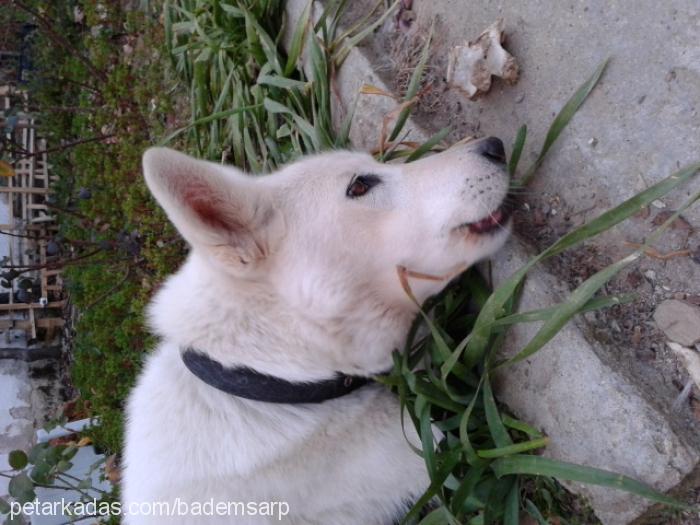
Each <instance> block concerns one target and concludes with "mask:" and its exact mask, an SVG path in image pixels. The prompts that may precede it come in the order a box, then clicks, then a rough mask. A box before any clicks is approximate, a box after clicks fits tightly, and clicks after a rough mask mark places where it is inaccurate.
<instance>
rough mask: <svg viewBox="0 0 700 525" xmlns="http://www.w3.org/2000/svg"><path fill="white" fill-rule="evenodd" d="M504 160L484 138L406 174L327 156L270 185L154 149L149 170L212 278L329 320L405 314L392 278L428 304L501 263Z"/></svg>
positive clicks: (361, 159) (365, 160)
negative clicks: (483, 263) (463, 275)
mask: <svg viewBox="0 0 700 525" xmlns="http://www.w3.org/2000/svg"><path fill="white" fill-rule="evenodd" d="M504 160H505V159H504V151H503V145H502V143H501V141H500V140H498V139H495V138H488V139H482V140H479V141H474V142H470V143H468V144H464V145H460V146H457V147H453V148H451V149H449V150H447V151H445V152H443V153H440V154H438V155H433V156H431V157H427V158H425V159H422V160H419V161H417V162H413V163H408V164H380V163H378V162H376V161H375V160H374V159H372V157H370V156H369V155H366V154H362V153H352V152H342V151H341V152H333V153H325V154H321V155H316V156H311V157H306V158H304V159H302V160H299V161H297V162H295V163H293V164H290V165H288V166H286V167H285V168H283V169H282V170H280V171H279V172H278V173H276V174H273V175H270V176H249V175H246V174H244V173H242V172H241V171H239V170H237V169H235V168H231V167H224V166H221V165H218V164H212V163H209V162H204V161H200V160H195V159H193V158H191V157H188V156H186V155H183V154H181V153H178V152H175V151H172V150H168V149H162V148H154V149H151V150H149V151H148V152H147V153H146V154H145V156H144V170H145V175H146V181H147V183H148V186H149V188H150V190H151V192H152V193H153V195H154V196H155V197H156V198H157V200H158V201H159V202H160V204H161V205H162V206H163V208H164V209H165V211H166V213H167V214H168V217H169V218H170V220H171V221H172V222H173V223H174V225H175V226H176V227H177V228H178V230H179V231H180V232H181V234H182V235H183V236H184V237H185V239H186V240H187V241H188V242H189V243H190V245H191V246H192V248H193V250H194V251H195V252H200V254H202V255H204V256H205V257H204V258H205V259H206V260H208V261H210V262H211V264H213V265H215V266H216V268H217V270H218V271H220V272H223V273H227V274H229V275H230V277H231V278H232V279H239V280H254V281H257V282H263V283H266V284H267V285H269V286H270V287H271V290H274V293H276V294H279V295H280V296H281V297H283V298H284V299H285V300H286V301H287V303H288V304H289V305H290V306H292V307H298V308H300V309H303V310H304V311H305V312H306V313H307V314H310V315H311V316H312V317H313V316H320V317H324V316H343V315H347V313H348V312H347V311H346V309H347V308H349V307H353V308H358V307H359V308H361V307H362V305H361V304H358V303H361V302H362V301H363V300H365V299H367V300H371V301H373V302H374V303H376V304H381V305H383V306H384V307H393V306H396V307H404V306H406V307H409V308H410V307H411V306H412V305H411V301H410V300H409V299H408V297H407V296H406V294H405V292H404V290H403V289H402V287H401V283H400V280H399V278H398V277H397V267H403V268H406V269H407V272H406V274H407V276H408V279H409V282H410V285H411V288H412V290H413V292H414V294H415V296H416V297H417V298H418V299H419V300H423V299H425V298H427V297H428V296H430V295H432V294H434V293H437V292H438V291H440V290H441V289H442V288H443V287H444V286H445V285H446V284H447V282H448V280H449V277H452V276H454V275H455V274H456V273H459V272H460V271H461V270H463V269H466V268H467V267H468V266H470V265H471V264H473V263H475V262H477V261H479V260H480V259H483V258H485V257H488V256H489V255H491V254H492V253H493V252H494V251H496V250H497V249H498V248H499V247H500V246H501V245H502V244H503V242H504V241H505V239H506V237H507V235H508V223H509V217H508V215H509V214H508V212H507V210H508V206H507V203H506V202H505V201H506V198H507V193H508V187H509V181H508V176H507V172H506V170H505V164H504ZM426 277H427V278H426Z"/></svg>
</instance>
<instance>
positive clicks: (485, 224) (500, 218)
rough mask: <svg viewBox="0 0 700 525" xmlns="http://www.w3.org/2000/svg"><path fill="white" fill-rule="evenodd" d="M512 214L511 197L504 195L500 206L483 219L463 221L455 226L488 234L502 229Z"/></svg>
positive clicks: (477, 233) (476, 232) (458, 228)
mask: <svg viewBox="0 0 700 525" xmlns="http://www.w3.org/2000/svg"><path fill="white" fill-rule="evenodd" d="M512 215H513V205H512V199H510V198H508V197H506V198H505V199H503V202H501V204H500V206H499V207H498V208H496V209H495V210H493V211H492V212H490V213H489V214H488V215H487V216H486V217H484V218H483V219H479V220H478V221H474V222H465V223H462V224H460V225H459V226H457V228H456V229H457V230H461V231H468V232H469V233H474V234H476V235H488V234H491V233H494V232H496V231H499V230H503V229H504V228H505V226H506V225H507V224H508V221H509V220H510V218H511V216H512Z"/></svg>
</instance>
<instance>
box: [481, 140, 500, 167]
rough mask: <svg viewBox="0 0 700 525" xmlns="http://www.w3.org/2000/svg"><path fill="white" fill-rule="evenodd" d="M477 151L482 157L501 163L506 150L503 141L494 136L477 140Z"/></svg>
mask: <svg viewBox="0 0 700 525" xmlns="http://www.w3.org/2000/svg"><path fill="white" fill-rule="evenodd" d="M477 151H478V152H479V153H480V154H481V155H482V156H484V157H486V158H487V159H489V160H492V161H494V162H499V163H501V164H503V163H505V162H506V150H505V149H504V148H503V142H502V141H501V139H497V138H496V137H488V138H485V139H484V140H482V141H481V142H479V146H478V149H477Z"/></svg>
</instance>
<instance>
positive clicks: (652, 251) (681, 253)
mask: <svg viewBox="0 0 700 525" xmlns="http://www.w3.org/2000/svg"><path fill="white" fill-rule="evenodd" d="M625 245H626V246H629V247H630V248H634V249H635V250H638V249H640V248H643V247H644V245H643V244H640V243H638V242H628V241H625ZM644 255H648V256H649V257H653V258H654V259H660V260H662V261H667V260H669V259H675V258H676V257H688V256H689V255H690V250H676V251H673V252H667V253H661V252H659V251H658V250H657V249H656V248H652V247H651V246H647V247H646V248H644Z"/></svg>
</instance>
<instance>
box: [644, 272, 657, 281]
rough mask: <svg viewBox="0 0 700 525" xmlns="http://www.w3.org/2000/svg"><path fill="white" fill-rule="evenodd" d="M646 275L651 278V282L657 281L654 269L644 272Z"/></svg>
mask: <svg viewBox="0 0 700 525" xmlns="http://www.w3.org/2000/svg"><path fill="white" fill-rule="evenodd" d="M644 277H646V278H647V279H649V280H650V281H651V282H654V281H656V272H655V271H654V270H647V271H646V272H644Z"/></svg>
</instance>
